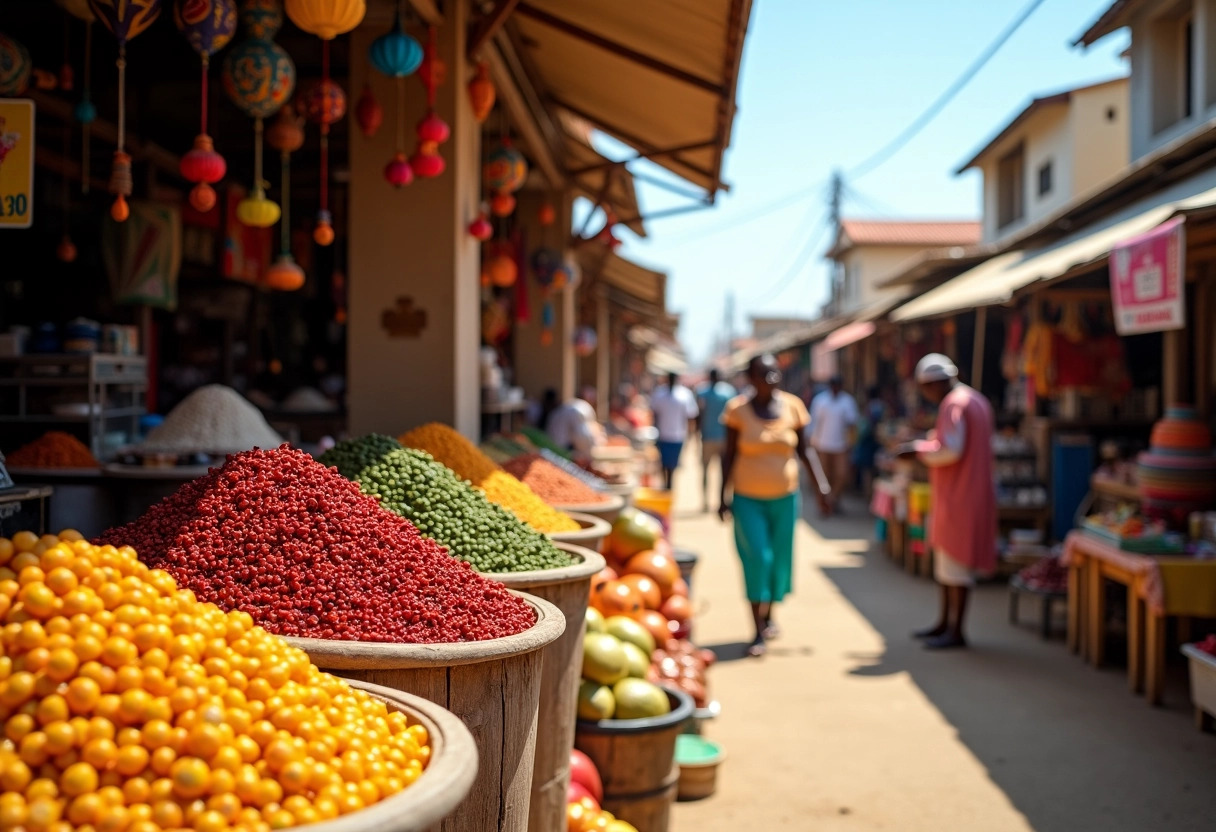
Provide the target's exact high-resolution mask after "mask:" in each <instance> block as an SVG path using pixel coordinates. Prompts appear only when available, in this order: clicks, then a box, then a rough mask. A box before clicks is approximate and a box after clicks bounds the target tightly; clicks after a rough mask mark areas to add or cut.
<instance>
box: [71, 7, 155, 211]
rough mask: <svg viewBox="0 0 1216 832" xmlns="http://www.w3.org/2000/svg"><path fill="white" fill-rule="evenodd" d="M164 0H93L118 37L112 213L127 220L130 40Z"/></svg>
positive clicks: (99, 14)
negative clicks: (116, 118) (115, 141)
mask: <svg viewBox="0 0 1216 832" xmlns="http://www.w3.org/2000/svg"><path fill="white" fill-rule="evenodd" d="M160 2H161V0H89V8H90V9H92V11H93V14H95V15H97V18H98V19H99V20H100V21H101V22H102V25H104V26H105V27H106V28H107V29H109V30H110V34H112V35H114V37H115V38H117V40H118V60H117V61H116V62H115V66H117V67H118V142H117V145H118V146H117V148H116V149H115V150H114V161H113V164H112V166H111V168H110V187H109V190H110V193H112V194H114V204H113V206H111V208H110V216H111V217H113V218H114V220H115V221H116V222H125V221H126V219H127V217H129V216H130V215H131V209H130V207H129V206H128V205H127V197H129V196H130V195H131V191H132V188H133V185H132V181H131V157H130V156H128V155H127V152H126V144H127V41H129V40H131V38H133V37H136V36H137V35H139V33H141V32H143V31H144V30H145V29H147V28H148V27H149V26H151V25H152V23H153V22H154V21H155V20H156V18H157V17H159V16H160Z"/></svg>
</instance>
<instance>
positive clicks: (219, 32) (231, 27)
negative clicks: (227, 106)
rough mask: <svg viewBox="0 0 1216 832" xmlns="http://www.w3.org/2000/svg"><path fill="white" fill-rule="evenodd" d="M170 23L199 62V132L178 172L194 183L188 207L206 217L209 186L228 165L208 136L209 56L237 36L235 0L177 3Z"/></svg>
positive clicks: (210, 196)
mask: <svg viewBox="0 0 1216 832" xmlns="http://www.w3.org/2000/svg"><path fill="white" fill-rule="evenodd" d="M173 21H174V22H175V23H176V24H177V28H178V30H179V31H180V32H181V33H182V34H183V35H185V36H186V40H187V41H189V43H190V46H191V47H192V48H193V49H194V51H195V52H197V53H198V54H199V56H200V57H201V59H202V60H201V63H202V83H201V84H200V113H201V115H200V118H199V132H198V135H197V136H195V137H194V146H193V147H191V148H190V150H189V151H187V152H186V154H185V155H183V156H182V160H181V165H180V170H181V174H182V178H183V179H185V180H186V181H187V182H193V183H195V184H194V188H193V189H192V190H191V191H190V205H191V206H193V207H194V209H195V210H196V211H201V212H203V213H206V212H208V211H210V210H211V209H212V208H214V207H215V202H216V197H215V189H214V188H212V187H211V186H212V185H214V184H215V183H216V182H219V181H220V180H221V179H223V178H224V174H225V173H227V172H228V164H227V163H226V162H225V161H224V157H223V156H221V155H220V154H218V153H216V152H215V145H214V143H213V142H212V140H211V136H209V135H208V134H207V110H208V100H209V95H208V92H209V90H208V82H209V81H210V74H211V56H212V55H214V54H215V53H216V52H218V51H220V50H221V49H223V48H224V47H225V46H227V45H228V42H229V41H231V40H232V36H233V35H234V34H235V33H236V3H235V2H234V0H177V3H176V5H175V6H174V7H173Z"/></svg>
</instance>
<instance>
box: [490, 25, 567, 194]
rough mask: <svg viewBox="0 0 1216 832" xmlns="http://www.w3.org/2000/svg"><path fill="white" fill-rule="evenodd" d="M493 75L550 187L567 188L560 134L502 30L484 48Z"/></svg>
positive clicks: (516, 125) (501, 99)
mask: <svg viewBox="0 0 1216 832" xmlns="http://www.w3.org/2000/svg"><path fill="white" fill-rule="evenodd" d="M482 54H483V56H484V57H485V59H486V63H487V64H488V65H489V67H490V75H491V77H492V78H493V79H494V84H495V85H496V86H497V87H498V100H499V101H500V102H501V103H502V106H503V107H505V108H506V110H507V113H508V115H510V117H511V123H512V124H513V125H514V126H515V128H516V129H517V130H519V133H520V135H521V136H522V137H523V139H524V141H525V142H526V143H527V145H528V149H529V150H530V151H531V152H532V157H533V159H534V160H535V161H536V166H537V167H538V168H540V171H541V173H542V174H544V177H545V180H546V181H547V183H548V185H549V187H550V188H552V189H553V190H558V191H560V190H564V189H565V187H566V176H565V173H564V172H563V170H564V166H563V165H562V164H561V162H560V160H561V156H560V153H561V133H560V131H559V130H558V129H557V127H555V126H554V124H553V122H552V120H551V119H550V117H549V113H548V111H547V110H545V108H544V106H543V105H542V104H541V103H540V96H539V95H537V94H536V90H534V89H533V88H532V84H531V82H530V80H529V79H528V76H527V73H525V72H524V71H523V68H522V67H521V66H520V65H519V61H518V59H517V57H516V56H515V53H514V49H513V48H512V47H511V42H510V39H509V38H507V37H506V36H505V35H504V33H502V32H501V31H500V32H499V33H498V36H497V37H495V38H494V41H493V43H492V44H491V45H490V46H488V47H486V48H484V49H483V50H482Z"/></svg>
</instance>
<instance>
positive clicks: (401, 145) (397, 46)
mask: <svg viewBox="0 0 1216 832" xmlns="http://www.w3.org/2000/svg"><path fill="white" fill-rule="evenodd" d="M403 6H404V3H403V2H401V0H399V2H398V3H397V16H396V19H395V20H394V21H393V28H392V29H390V30H389V31H387V32H385V33H384V34H383V35H381V36H380V37H378V38H376V39H375V40H374V41H372V45H371V47H369V48H368V51H367V56H368V59H369V60H370V61H371V63H372V66H374V67H375V68H376V69H377V70H378V71H379V72H381V73H382V74H384V75H387V76H388V77H390V78H393V79H395V81H396V85H397V107H396V113H395V119H396V123H397V151H396V152H395V153H394V154H393V158H392V159H391V160H390V161H389V163H388V164H387V165H385V166H384V179H385V181H386V182H388V183H389V184H390V185H392V186H394V187H396V188H402V187H405V186H406V185H408V184H410V183H411V182H413V181H414V169H413V168H412V167H410V163H409V160H408V159H406V157H405V79H406V78H407V77H408V76H410V75H413V74H414V73H415V72H417V70H418V66H419V65H420V64H421V63H422V45H421V44H419V43H418V41H416V40H414V39H413V38H412V37H410V36H409V35H407V34H406V33H405V25H404V22H403V21H404V10H403V8H402V7H403Z"/></svg>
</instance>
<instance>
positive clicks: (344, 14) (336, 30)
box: [285, 0, 367, 40]
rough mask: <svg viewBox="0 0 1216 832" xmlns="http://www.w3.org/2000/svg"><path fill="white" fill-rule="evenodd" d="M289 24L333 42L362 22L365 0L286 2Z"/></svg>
mask: <svg viewBox="0 0 1216 832" xmlns="http://www.w3.org/2000/svg"><path fill="white" fill-rule="evenodd" d="M285 5H286V7H287V16H288V17H290V18H291V22H292V23H294V24H296V25H297V26H299V27H300V28H301V29H303V30H304V31H305V32H308V33H309V34H310V35H316V36H317V37H319V38H320V39H321V40H333V39H334V38H336V37H337V36H338V35H344V34H346V33H347V32H349V31H350V30H351V29H353V28H355V27H356V26H358V25H359V24H360V23H361V22H362V21H363V15H365V14H366V13H367V2H366V0H286V3H285Z"/></svg>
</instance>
